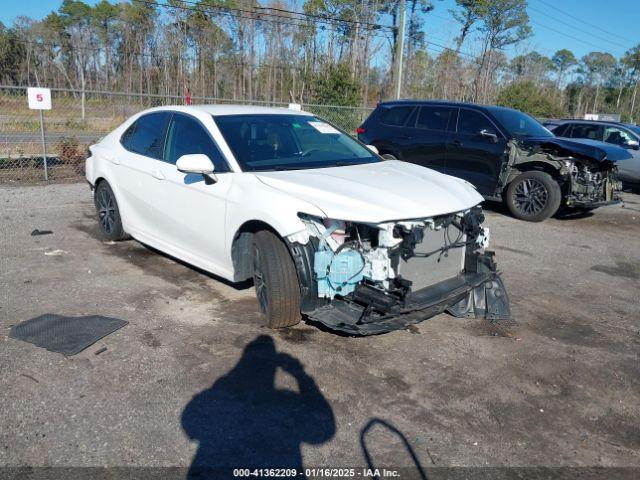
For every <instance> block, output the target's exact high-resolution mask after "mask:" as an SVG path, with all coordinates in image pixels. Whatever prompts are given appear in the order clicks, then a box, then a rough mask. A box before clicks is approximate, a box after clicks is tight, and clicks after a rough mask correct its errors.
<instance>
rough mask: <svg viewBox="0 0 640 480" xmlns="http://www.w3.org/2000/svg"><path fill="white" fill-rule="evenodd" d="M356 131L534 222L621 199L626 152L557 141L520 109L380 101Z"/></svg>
mask: <svg viewBox="0 0 640 480" xmlns="http://www.w3.org/2000/svg"><path fill="white" fill-rule="evenodd" d="M357 133H358V138H359V139H360V140H361V141H362V142H364V143H366V144H369V145H373V146H375V147H376V148H377V149H378V151H379V152H380V154H381V155H382V156H385V157H386V158H390V157H395V158H397V159H399V160H404V161H407V162H411V163H416V164H418V165H422V166H424V167H428V168H432V169H434V170H437V171H440V172H443V173H446V174H449V175H453V176H455V177H460V178H463V179H464V180H467V181H468V182H470V183H472V184H473V185H474V186H475V187H476V188H477V189H478V191H479V192H480V193H481V194H482V195H484V197H485V198H487V199H491V200H502V201H504V202H505V203H506V205H507V207H508V208H509V210H510V211H511V213H512V214H513V215H514V216H516V217H518V218H521V219H523V220H528V221H533V222H538V221H542V220H544V219H545V218H548V217H550V216H551V215H553V214H554V213H555V212H556V211H557V210H558V208H559V207H560V206H561V205H564V206H566V207H574V208H584V209H590V208H595V207H597V206H599V205H603V204H608V203H615V202H619V201H620V200H619V198H618V197H617V195H616V191H617V190H618V189H619V188H620V184H619V182H618V181H617V180H616V179H615V164H614V161H615V160H619V159H622V158H628V157H629V155H628V154H627V152H626V151H625V150H624V149H621V148H619V147H616V146H613V145H607V144H605V143H603V142H593V141H588V140H566V139H560V138H556V137H555V136H554V135H553V134H552V133H551V132H550V131H549V130H547V129H546V128H545V127H543V126H542V125H541V124H540V123H539V122H538V121H537V120H535V119H534V118H532V117H530V116H528V115H526V114H524V113H522V112H519V111H517V110H513V109H510V108H504V107H494V106H483V105H474V104H468V103H454V102H437V101H412V100H402V101H394V102H383V103H380V104H378V106H377V108H376V109H375V110H374V111H373V112H372V113H371V115H370V116H369V118H367V120H366V121H365V122H364V123H363V124H362V125H361V126H360V127H359V128H358V129H357Z"/></svg>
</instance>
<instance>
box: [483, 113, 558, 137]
mask: <svg viewBox="0 0 640 480" xmlns="http://www.w3.org/2000/svg"><path fill="white" fill-rule="evenodd" d="M489 111H490V112H491V114H492V115H493V116H494V117H496V119H497V120H498V121H499V122H500V123H501V124H502V126H503V127H504V128H506V129H507V131H508V132H509V133H510V134H511V136H513V137H516V138H524V137H554V136H555V135H554V134H553V133H551V132H550V131H549V130H547V129H546V128H545V127H543V126H542V124H541V123H540V122H538V121H537V120H536V119H535V118H533V117H530V116H529V115H527V114H526V113H522V112H519V111H517V110H511V109H509V108H489Z"/></svg>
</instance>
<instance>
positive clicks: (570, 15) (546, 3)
mask: <svg viewBox="0 0 640 480" xmlns="http://www.w3.org/2000/svg"><path fill="white" fill-rule="evenodd" d="M538 1H539V2H540V3H542V4H544V5H546V6H547V7H549V8H552V9H553V10H556V11H557V12H559V13H562V14H563V15H566V16H568V17H571V18H572V19H574V20H576V21H577V22H580V23H583V24H584V25H587V26H589V27H591V28H595V29H597V30H599V31H600V32H602V33H607V34H609V35H613V36H614V37H618V38H620V39H622V40H626V41H627V42H631V43H635V42H637V41H638V40H631V39H630V38H626V37H623V36H622V35H620V34H619V33H612V32H609V31H607V30H605V29H604V28H602V26H601V25H594V24H593V23H589V22H587V21H586V20H582V19H580V18H578V17H576V16H575V15H573V14H571V13H568V12H565V11H564V10H561V9H559V8H558V7H556V6H555V5H552V4H550V3H548V2H546V1H545V0H538Z"/></svg>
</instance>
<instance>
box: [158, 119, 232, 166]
mask: <svg viewBox="0 0 640 480" xmlns="http://www.w3.org/2000/svg"><path fill="white" fill-rule="evenodd" d="M193 153H203V154H205V155H206V156H207V157H209V159H210V160H211V162H212V163H213V165H214V168H215V171H216V172H217V173H220V172H225V171H228V170H229V169H228V168H227V164H226V162H225V161H224V160H223V158H222V154H221V153H220V150H218V147H217V146H216V144H215V142H214V141H213V139H212V138H211V136H210V135H209V133H208V132H207V131H206V130H205V128H204V126H203V125H202V124H201V123H200V122H199V121H198V120H196V119H195V118H193V117H191V116H189V115H184V114H180V113H176V114H174V115H173V118H172V120H171V125H170V126H169V131H168V133H167V147H166V148H165V156H164V159H165V161H166V162H168V163H171V164H173V165H175V163H176V162H177V161H178V159H179V158H180V157H181V156H183V155H188V154H193Z"/></svg>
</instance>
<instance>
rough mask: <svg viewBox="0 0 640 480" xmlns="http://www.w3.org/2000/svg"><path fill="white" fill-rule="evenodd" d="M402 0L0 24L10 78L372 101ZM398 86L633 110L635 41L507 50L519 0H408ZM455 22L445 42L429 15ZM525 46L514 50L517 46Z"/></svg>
mask: <svg viewBox="0 0 640 480" xmlns="http://www.w3.org/2000/svg"><path fill="white" fill-rule="evenodd" d="M399 1H400V0H301V3H298V1H297V0H294V1H293V2H292V3H289V2H287V3H285V2H283V1H281V0H264V1H262V2H258V0H199V1H198V0H131V2H123V3H110V2H108V1H107V0H102V1H100V2H99V3H97V4H95V5H93V6H91V5H88V4H86V3H84V2H83V1H81V0H64V1H63V2H62V4H61V6H60V8H59V9H58V10H56V11H52V12H50V13H49V14H48V15H47V16H46V17H45V18H44V19H42V20H34V19H31V18H27V17H19V18H17V19H16V20H15V22H14V24H13V25H11V26H4V25H2V24H0V81H1V82H2V83H3V84H5V85H7V84H10V85H23V86H24V85H32V86H33V85H41V86H48V87H59V88H68V89H71V90H74V91H75V92H79V93H77V95H80V96H82V97H83V98H84V96H83V94H82V92H85V91H90V90H101V91H124V92H135V93H153V94H160V95H178V96H183V95H186V94H187V92H188V94H189V95H191V96H193V97H197V96H203V97H217V98H228V99H241V100H250V101H266V102H304V103H317V104H333V105H352V106H357V105H361V106H371V105H374V104H375V103H376V102H377V101H379V100H382V99H388V98H390V96H391V95H392V92H393V84H394V81H395V80H396V79H395V78H394V74H393V72H394V69H393V65H394V63H395V62H396V58H394V57H395V51H396V48H395V47H396V43H397V42H398V40H399V39H398V37H397V35H398V29H397V28H396V25H397V23H398V2H399ZM406 5H407V28H406V37H405V42H406V48H405V54H404V57H403V58H402V62H403V66H404V76H403V79H402V96H403V97H407V98H440V99H449V100H462V101H470V102H478V103H497V104H501V105H507V106H512V107H515V108H519V109H521V110H524V111H527V112H529V113H531V114H533V115H536V116H539V117H560V116H576V117H580V116H582V115H584V114H585V113H592V112H617V113H620V114H622V117H623V118H624V119H626V120H633V118H634V117H635V116H637V114H636V109H637V105H636V103H637V101H636V97H637V90H638V82H639V80H640V44H639V45H637V46H634V47H631V48H629V49H628V51H627V52H626V53H625V54H624V55H623V56H622V57H621V58H615V57H614V56H613V55H612V54H611V53H609V52H606V51H593V52H591V53H588V54H587V55H585V56H583V57H582V58H576V56H575V55H574V54H573V53H572V52H571V51H569V50H567V49H560V50H558V51H556V52H555V53H551V52H549V54H548V55H544V54H542V53H539V52H537V51H535V50H534V51H524V52H523V53H521V54H518V55H515V56H513V57H512V58H508V57H507V55H506V53H505V52H506V50H507V49H508V48H509V47H513V46H515V47H519V48H520V47H521V46H522V45H524V44H525V43H526V40H527V39H528V38H529V37H530V36H531V34H532V26H531V22H530V19H529V16H528V14H527V0H456V1H455V5H454V7H453V8H451V9H449V10H448V11H446V12H440V10H441V9H442V7H441V5H439V4H438V1H437V0H435V1H434V2H431V1H429V0H407V2H406ZM433 12H436V13H435V14H438V15H442V14H447V15H449V16H450V18H452V19H453V20H454V21H455V25H456V27H455V28H456V31H455V38H454V41H453V42H446V41H443V40H441V39H437V38H434V37H433V36H432V35H430V34H429V21H430V16H431V15H434V13H433ZM521 49H522V48H521Z"/></svg>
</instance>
